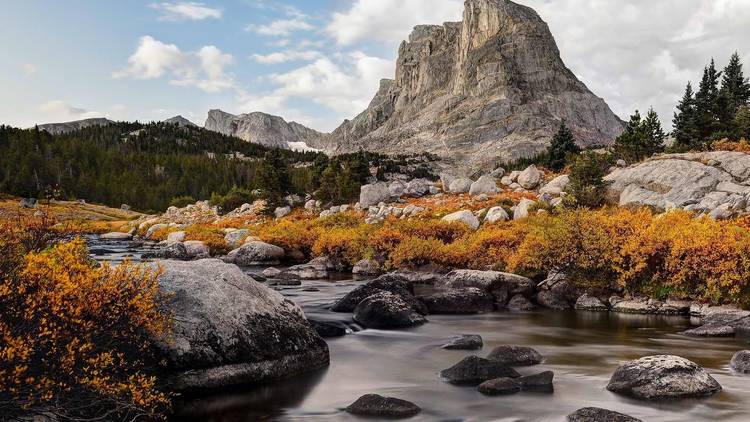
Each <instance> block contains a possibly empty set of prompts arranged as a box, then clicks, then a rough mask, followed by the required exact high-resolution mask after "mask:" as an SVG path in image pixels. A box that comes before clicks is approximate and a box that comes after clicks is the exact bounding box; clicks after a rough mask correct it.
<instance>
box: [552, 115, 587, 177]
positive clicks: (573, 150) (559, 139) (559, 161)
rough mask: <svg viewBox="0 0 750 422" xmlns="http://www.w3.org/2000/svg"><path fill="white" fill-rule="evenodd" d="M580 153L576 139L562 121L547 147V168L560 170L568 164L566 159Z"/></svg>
mask: <svg viewBox="0 0 750 422" xmlns="http://www.w3.org/2000/svg"><path fill="white" fill-rule="evenodd" d="M580 151H581V150H580V148H578V145H576V138H575V136H574V135H573V132H572V131H571V130H570V129H569V128H568V126H567V125H566V124H565V121H563V122H562V123H560V128H559V129H558V130H557V133H555V136H554V137H553V138H552V142H551V143H550V145H549V147H547V167H548V168H549V169H550V170H555V171H559V170H562V169H563V167H565V165H566V164H567V163H568V158H569V157H570V156H571V155H573V154H577V153H579V152H580Z"/></svg>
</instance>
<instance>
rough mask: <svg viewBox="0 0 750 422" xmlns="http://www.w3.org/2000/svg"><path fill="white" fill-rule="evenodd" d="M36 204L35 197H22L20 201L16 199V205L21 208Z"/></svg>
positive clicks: (31, 206) (32, 206) (33, 206)
mask: <svg viewBox="0 0 750 422" xmlns="http://www.w3.org/2000/svg"><path fill="white" fill-rule="evenodd" d="M37 204H38V201H37V199H36V198H22V199H21V200H20V201H18V206H19V207H21V208H26V209H29V208H36V207H37Z"/></svg>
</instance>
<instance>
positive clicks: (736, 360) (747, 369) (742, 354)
mask: <svg viewBox="0 0 750 422" xmlns="http://www.w3.org/2000/svg"><path fill="white" fill-rule="evenodd" d="M729 367H730V368H732V370H733V371H735V372H739V373H742V374H748V373H750V350H741V351H739V352H737V353H735V354H734V356H732V360H731V362H729Z"/></svg>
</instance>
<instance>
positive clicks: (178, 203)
mask: <svg viewBox="0 0 750 422" xmlns="http://www.w3.org/2000/svg"><path fill="white" fill-rule="evenodd" d="M191 204H195V198H193V197H192V196H190V195H184V196H175V197H174V198H172V200H171V201H169V206H170V207H177V208H183V207H186V206H188V205H191Z"/></svg>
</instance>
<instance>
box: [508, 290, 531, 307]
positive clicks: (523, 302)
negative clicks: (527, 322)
mask: <svg viewBox="0 0 750 422" xmlns="http://www.w3.org/2000/svg"><path fill="white" fill-rule="evenodd" d="M507 308H508V310H509V311H533V310H534V309H535V308H536V306H534V304H533V303H531V302H529V300H528V299H526V297H524V296H523V295H521V294H517V295H515V296H513V297H512V298H511V299H510V301H509V302H508V306H507Z"/></svg>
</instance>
